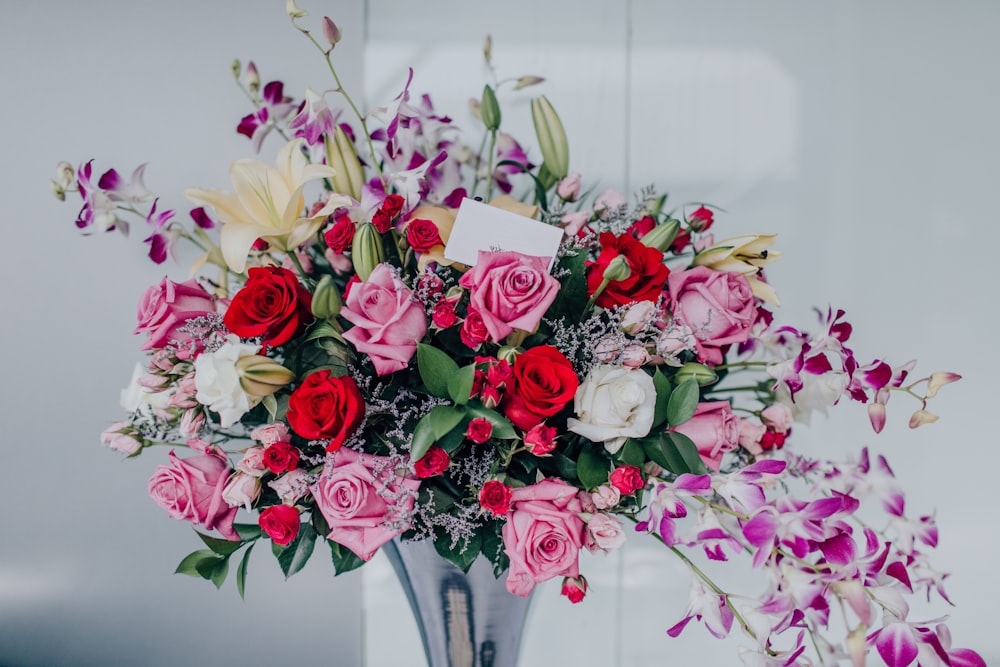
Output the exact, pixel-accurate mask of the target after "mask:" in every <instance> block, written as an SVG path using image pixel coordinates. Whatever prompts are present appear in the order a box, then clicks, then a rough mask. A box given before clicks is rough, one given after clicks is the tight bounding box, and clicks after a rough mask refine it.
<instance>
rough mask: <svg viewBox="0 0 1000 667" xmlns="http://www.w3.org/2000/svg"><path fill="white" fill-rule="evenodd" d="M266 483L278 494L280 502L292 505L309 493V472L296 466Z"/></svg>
mask: <svg viewBox="0 0 1000 667" xmlns="http://www.w3.org/2000/svg"><path fill="white" fill-rule="evenodd" d="M267 485H268V486H269V487H271V488H272V489H273V490H274V492H275V493H277V494H278V497H279V498H281V502H283V503H286V504H288V505H294V504H295V503H297V502H299V500H301V499H302V498H304V497H305V495H306V494H307V493H309V473H307V472H306V471H305V470H303V469H302V468H296V469H295V470H292V471H291V472H288V473H285V474H284V475H282V476H280V477H278V478H277V479H275V480H273V481H270V482H268V483H267Z"/></svg>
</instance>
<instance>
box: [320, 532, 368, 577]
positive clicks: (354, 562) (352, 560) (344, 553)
mask: <svg viewBox="0 0 1000 667" xmlns="http://www.w3.org/2000/svg"><path fill="white" fill-rule="evenodd" d="M326 543H327V544H329V545H330V556H331V558H332V559H333V569H334V572H335V576H339V575H341V574H344V573H345V572H350V571H351V570H356V569H358V568H359V567H361V566H362V565H364V564H365V561H364V560H363V559H362V558H361V557H360V556H358V555H357V554H356V553H354V552H353V551H351V550H350V549H348V548H347V547H345V546H344V545H342V544H338V543H336V542H334V541H333V540H327V541H326Z"/></svg>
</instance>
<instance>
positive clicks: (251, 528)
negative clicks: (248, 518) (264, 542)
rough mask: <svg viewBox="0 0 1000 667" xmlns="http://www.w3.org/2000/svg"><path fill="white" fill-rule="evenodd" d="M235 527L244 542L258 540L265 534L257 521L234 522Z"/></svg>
mask: <svg viewBox="0 0 1000 667" xmlns="http://www.w3.org/2000/svg"><path fill="white" fill-rule="evenodd" d="M233 529H234V530H236V534H237V535H239V536H240V539H241V540H243V541H244V542H248V541H250V540H256V539H257V538H258V537H260V536H261V535H262V534H263V531H262V530H261V529H260V526H258V525H257V524H255V523H234V524H233Z"/></svg>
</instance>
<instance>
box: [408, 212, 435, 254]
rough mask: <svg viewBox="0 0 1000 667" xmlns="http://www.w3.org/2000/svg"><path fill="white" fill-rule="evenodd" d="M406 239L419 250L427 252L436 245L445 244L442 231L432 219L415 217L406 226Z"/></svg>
mask: <svg viewBox="0 0 1000 667" xmlns="http://www.w3.org/2000/svg"><path fill="white" fill-rule="evenodd" d="M406 241H407V242H408V243H409V244H410V246H412V247H413V249H414V250H416V251H417V252H427V251H428V250H430V249H431V248H433V247H434V246H436V245H443V244H444V242H443V241H442V240H441V232H439V231H438V228H437V225H435V224H434V223H433V222H431V221H430V220H424V219H423V218H414V219H413V220H410V223H409V224H408V225H407V226H406Z"/></svg>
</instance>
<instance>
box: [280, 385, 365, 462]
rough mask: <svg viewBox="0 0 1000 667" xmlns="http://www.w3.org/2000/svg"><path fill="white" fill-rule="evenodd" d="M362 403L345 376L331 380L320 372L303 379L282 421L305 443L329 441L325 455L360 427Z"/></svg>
mask: <svg viewBox="0 0 1000 667" xmlns="http://www.w3.org/2000/svg"><path fill="white" fill-rule="evenodd" d="M364 416H365V400H364V398H363V397H362V396H361V390H360V389H358V385H357V383H355V382H354V379H353V378H351V377H350V376H349V375H345V376H343V377H333V376H331V375H330V371H328V370H321V371H316V372H315V373H311V374H309V375H307V376H306V379H305V380H303V382H302V384H300V385H299V386H298V387H297V388H296V389H295V391H293V392H292V395H291V396H289V397H288V413H287V415H286V416H285V418H286V419H287V420H288V425H289V426H291V427H292V430H293V431H295V432H296V433H298V434H299V435H300V436H302V437H303V438H306V439H308V440H323V439H326V438H329V439H330V443H329V444H328V445H327V446H326V451H328V452H332V451H335V450H337V449H339V448H340V446H341V445H342V444H344V439H345V438H347V436H349V435H350V434H351V433H353V432H354V430H355V429H356V428H357V427H358V426H359V425H360V424H361V419H362V417H364Z"/></svg>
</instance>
